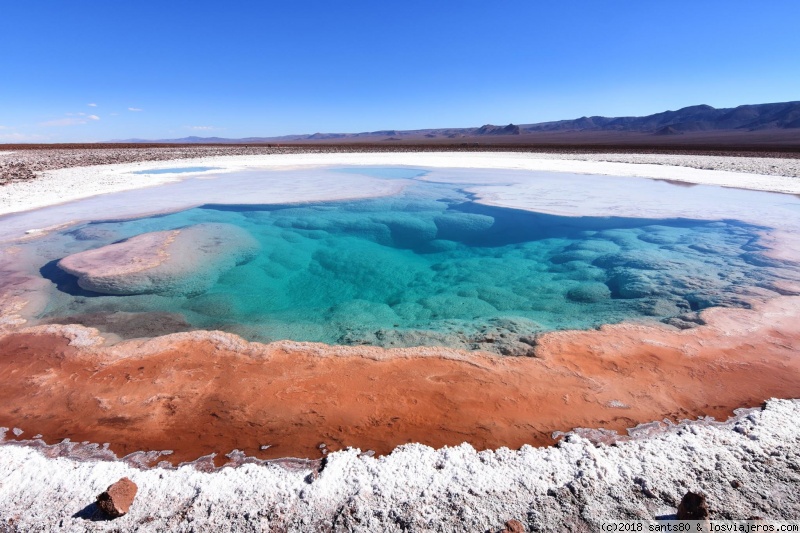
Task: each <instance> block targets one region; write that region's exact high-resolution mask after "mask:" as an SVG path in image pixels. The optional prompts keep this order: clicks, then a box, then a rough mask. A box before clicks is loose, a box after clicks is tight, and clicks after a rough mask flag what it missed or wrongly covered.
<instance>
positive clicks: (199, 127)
mask: <svg viewBox="0 0 800 533" xmlns="http://www.w3.org/2000/svg"><path fill="white" fill-rule="evenodd" d="M186 127H187V128H189V129H190V130H195V131H210V130H215V129H217V128H215V127H214V126H186Z"/></svg>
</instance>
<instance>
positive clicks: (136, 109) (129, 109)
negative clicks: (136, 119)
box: [128, 107, 141, 111]
mask: <svg viewBox="0 0 800 533" xmlns="http://www.w3.org/2000/svg"><path fill="white" fill-rule="evenodd" d="M128 111H141V109H139V108H138V107H129V108H128Z"/></svg>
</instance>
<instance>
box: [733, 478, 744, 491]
mask: <svg viewBox="0 0 800 533" xmlns="http://www.w3.org/2000/svg"><path fill="white" fill-rule="evenodd" d="M741 486H742V482H741V481H739V480H738V479H732V480H731V487H733V488H734V489H738V488H739V487H741Z"/></svg>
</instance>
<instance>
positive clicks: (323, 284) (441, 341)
mask: <svg viewBox="0 0 800 533" xmlns="http://www.w3.org/2000/svg"><path fill="white" fill-rule="evenodd" d="M360 171H361V172H363V173H365V174H366V175H369V176H372V177H380V178H382V179H410V178H414V177H416V176H419V175H421V174H422V173H423V171H416V170H413V169H360ZM334 172H335V171H334ZM347 172H350V173H352V172H353V170H352V169H348V170H347ZM208 222H213V223H223V224H232V225H235V226H237V227H239V228H241V229H244V230H245V231H247V232H248V233H249V234H250V235H252V236H253V237H254V238H255V239H257V240H258V242H259V244H260V253H259V254H258V255H257V256H256V257H255V258H254V259H252V260H249V261H248V262H246V263H244V264H240V265H238V266H235V267H233V268H231V269H229V270H227V271H224V272H221V273H219V276H218V279H217V280H216V282H215V283H214V284H213V285H212V286H211V287H210V288H204V289H203V290H200V291H197V292H194V293H192V292H188V293H186V292H184V293H179V294H170V293H161V294H140V295H127V296H109V295H101V294H97V293H90V292H87V291H85V290H82V289H81V288H80V287H78V285H77V283H76V279H75V278H74V277H72V276H70V275H68V274H66V273H64V272H62V271H60V270H59V269H58V268H57V267H56V266H55V262H56V261H57V259H60V258H61V257H64V256H65V255H68V254H71V253H75V252H78V251H82V250H86V249H91V248H97V247H99V246H103V245H106V244H110V243H112V242H116V241H119V240H121V239H125V238H129V237H132V236H134V235H138V234H141V233H145V232H152V231H160V230H168V229H177V228H181V227H185V226H189V225H194V224H198V223H208ZM762 231H763V228H760V227H757V226H754V225H749V224H745V223H741V222H737V221H734V220H726V221H708V220H691V219H667V220H664V219H659V220H655V219H652V220H648V219H641V218H620V217H565V216H555V215H546V214H540V213H534V212H528V211H519V210H513V209H506V208H499V207H490V206H486V205H482V204H479V203H476V202H474V201H473V199H472V197H471V195H470V194H469V193H467V192H464V191H463V190H462V189H461V188H459V186H457V185H453V184H446V183H433V182H424V181H413V182H412V184H410V185H409V186H407V187H406V188H405V189H404V191H403V192H401V193H399V194H395V195H393V196H388V197H381V198H374V199H366V200H353V201H338V202H324V203H317V204H303V205H224V204H206V205H202V206H200V207H195V208H191V209H187V210H184V211H180V212H176V213H172V214H167V215H160V216H152V217H146V218H139V219H133V220H125V221H110V222H108V221H107V222H103V221H97V222H91V223H88V224H82V225H79V226H75V227H71V228H69V229H67V230H64V231H62V232H61V233H59V234H57V235H55V236H53V237H52V238H50V239H49V240H48V247H49V258H50V262H48V263H47V264H45V265H44V266H43V267H42V269H41V274H42V276H44V277H46V278H48V279H50V280H51V281H52V282H53V283H54V286H56V287H57V290H54V291H52V296H51V297H50V299H49V301H48V303H47V305H46V307H45V308H44V309H43V310H42V312H41V313H40V314H39V316H38V318H39V319H40V320H42V321H55V322H79V323H84V324H86V325H90V326H96V327H98V328H99V329H101V330H104V331H106V332H110V333H115V334H118V335H120V336H122V337H138V336H148V335H151V334H153V333H154V332H157V333H168V332H170V331H180V330H189V329H218V330H224V331H230V332H234V333H237V334H239V335H241V336H243V337H244V338H247V339H249V340H257V341H264V342H266V341H273V340H282V339H290V340H296V341H318V342H325V343H331V344H373V345H381V346H418V345H445V346H453V347H459V348H472V349H487V350H492V351H495V352H498V353H504V354H513V355H524V354H526V353H529V351H530V349H531V347H532V346H533V345H534V344H535V338H534V336H535V334H536V333H538V332H541V331H547V330H554V329H572V328H592V327H597V326H599V325H602V324H608V323H616V322H621V321H624V320H646V321H653V320H662V321H668V322H670V323H672V324H673V325H677V326H679V327H692V326H693V325H696V324H697V323H698V322H700V320H699V318H697V316H696V314H695V312H696V311H698V310H701V309H703V308H706V307H709V306H715V305H722V306H746V305H749V304H748V302H750V301H752V298H753V297H763V296H765V295H772V296H775V295H777V293H776V292H773V291H772V290H771V289H772V287H773V285H772V284H773V283H774V282H775V281H776V280H779V279H783V278H785V277H786V276H787V275H791V276H794V274H787V271H786V269H785V268H782V265H780V264H776V263H771V262H770V261H769V260H767V259H765V258H764V257H762V256H761V255H759V253H758V252H759V250H760V246H759V245H758V244H757V239H758V237H759V235H760V233H761V232H762ZM114 317H116V319H115V318H114Z"/></svg>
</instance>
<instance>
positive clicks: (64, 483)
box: [0, 400, 800, 532]
mask: <svg viewBox="0 0 800 533" xmlns="http://www.w3.org/2000/svg"><path fill="white" fill-rule="evenodd" d="M798 443H800V401H789V400H770V401H769V402H767V403H766V406H765V407H764V408H763V409H761V410H759V409H756V410H752V411H749V412H747V411H745V412H742V413H741V414H740V415H739V416H738V417H735V418H734V419H732V420H731V421H729V422H728V423H725V424H714V423H708V422H706V421H701V422H694V423H684V424H680V425H678V426H672V427H667V428H662V429H661V430H660V431H659V432H657V433H656V434H655V435H652V436H651V437H649V438H643V439H633V440H629V441H627V442H619V443H617V444H615V445H595V444H592V442H591V441H589V440H587V439H586V438H582V437H579V436H577V435H570V436H568V437H567V438H566V439H564V441H563V442H562V443H561V444H560V445H559V446H557V447H551V448H531V447H529V446H523V447H522V449H520V450H519V451H513V450H509V449H506V448H501V449H499V450H496V451H484V452H476V451H475V450H474V449H473V448H472V447H471V446H469V445H467V444H464V445H461V446H456V447H450V448H443V449H440V450H434V449H432V448H429V447H426V446H422V445H419V444H408V445H404V446H401V447H400V448H398V449H397V450H395V452H394V453H392V454H391V455H389V456H385V457H382V458H373V457H370V456H369V455H364V454H361V453H360V451H359V450H347V451H342V452H336V453H332V454H329V455H328V456H327V458H326V460H325V465H324V468H323V469H322V471H321V472H317V471H316V470H314V469H313V468H312V467H314V465H313V464H309V465H308V467H306V468H302V465H298V466H300V468H295V469H286V468H283V467H280V466H278V465H271V464H267V465H265V466H261V465H257V464H244V465H242V466H239V467H237V468H223V469H221V470H218V471H215V472H210V473H204V472H201V471H198V470H197V469H195V468H194V467H192V466H183V467H180V468H178V469H175V470H171V469H169V470H168V469H164V468H153V469H150V470H142V469H138V468H135V467H132V466H130V465H128V464H126V463H124V462H120V461H81V460H76V459H70V458H55V459H48V458H46V457H45V456H44V455H43V454H42V453H41V452H40V451H38V450H35V449H33V448H29V447H22V446H15V445H5V446H0V516H2V517H3V518H2V520H3V522H0V527H3V526H4V527H5V528H6V529H7V530H10V531H43V532H45V531H75V532H77V531H118V530H120V529H122V530H134V529H135V530H137V531H164V530H171V531H188V530H193V531H198V530H201V531H267V530H269V531H276V530H280V531H329V530H330V531H408V530H414V531H429V530H430V531H456V530H459V531H486V530H499V529H501V528H502V527H503V524H504V523H505V522H506V521H507V520H509V519H516V520H520V521H521V522H522V523H523V524H525V525H526V526H527V527H528V528H530V529H531V530H535V531H565V530H571V531H581V530H587V531H589V530H590V531H594V530H597V529H598V528H599V526H600V523H601V522H602V521H603V520H609V519H622V518H624V519H648V520H655V519H656V518H660V519H662V520H664V519H669V518H670V517H672V518H674V516H675V513H676V510H677V506H678V504H679V502H680V500H681V498H682V497H683V495H684V494H685V493H686V492H687V491H688V490H693V491H702V492H704V493H705V494H706V495H707V498H708V505H709V507H710V510H711V518H712V519H744V518H747V517H749V516H753V515H758V516H762V517H765V518H773V519H784V520H786V519H796V518H797V517H798V516H800V492H798V491H797V487H798V484H800V473H798V472H800V446H798ZM121 477H128V478H130V479H131V480H132V481H133V482H134V483H136V485H138V487H139V492H138V494H137V496H136V501H135V503H134V505H133V506H132V507H131V509H130V512H129V513H128V514H127V515H126V516H124V517H121V518H118V519H116V520H114V521H110V522H103V521H99V522H94V521H91V520H89V519H88V518H89V517H90V516H91V514H92V511H93V509H92V507H91V504H92V502H93V501H94V499H95V495H96V494H98V493H99V492H101V491H103V490H105V488H106V487H107V486H108V485H109V484H110V483H112V482H113V481H115V480H117V479H119V478H121Z"/></svg>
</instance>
